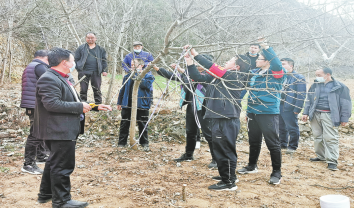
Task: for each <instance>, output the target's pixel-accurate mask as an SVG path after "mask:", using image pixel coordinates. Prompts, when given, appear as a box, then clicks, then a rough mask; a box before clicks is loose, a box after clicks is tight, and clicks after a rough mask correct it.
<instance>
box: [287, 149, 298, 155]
mask: <svg viewBox="0 0 354 208" xmlns="http://www.w3.org/2000/svg"><path fill="white" fill-rule="evenodd" d="M295 152H296V150H293V149H287V150H286V152H285V154H289V155H291V154H294V153H295Z"/></svg>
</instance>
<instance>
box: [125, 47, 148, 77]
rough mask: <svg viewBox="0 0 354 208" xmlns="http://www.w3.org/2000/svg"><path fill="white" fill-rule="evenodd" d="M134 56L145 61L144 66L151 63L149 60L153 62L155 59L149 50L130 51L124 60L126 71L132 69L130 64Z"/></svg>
mask: <svg viewBox="0 0 354 208" xmlns="http://www.w3.org/2000/svg"><path fill="white" fill-rule="evenodd" d="M133 53H134V54H133ZM134 58H136V59H142V60H143V61H144V63H145V66H144V67H143V68H145V67H146V66H147V65H148V64H149V62H152V61H153V60H154V57H153V56H152V55H151V53H149V52H145V51H141V52H140V53H139V54H137V53H135V52H132V53H129V54H128V55H126V56H125V58H124V60H123V62H122V67H123V69H124V71H126V72H129V71H130V67H131V66H130V64H131V62H132V60H133V59H134Z"/></svg>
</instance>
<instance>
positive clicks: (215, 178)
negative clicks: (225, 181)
mask: <svg viewBox="0 0 354 208" xmlns="http://www.w3.org/2000/svg"><path fill="white" fill-rule="evenodd" d="M211 179H213V180H215V181H222V178H221V176H213V177H211ZM238 182H239V180H238V178H236V181H235V183H238Z"/></svg>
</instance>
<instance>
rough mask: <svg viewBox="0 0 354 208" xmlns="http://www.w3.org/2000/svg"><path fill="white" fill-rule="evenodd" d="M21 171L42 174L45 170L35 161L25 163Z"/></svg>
mask: <svg viewBox="0 0 354 208" xmlns="http://www.w3.org/2000/svg"><path fill="white" fill-rule="evenodd" d="M21 171H22V172H24V173H29V174H33V175H40V174H42V173H43V170H42V169H40V168H39V167H38V166H37V165H36V164H35V163H34V164H32V165H24V166H23V167H22V168H21Z"/></svg>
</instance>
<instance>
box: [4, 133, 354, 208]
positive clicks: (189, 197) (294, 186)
mask: <svg viewBox="0 0 354 208" xmlns="http://www.w3.org/2000/svg"><path fill="white" fill-rule="evenodd" d="M82 142H83V141H80V142H79V143H78V148H77V151H76V152H77V155H76V169H75V171H74V173H73V174H72V175H71V183H72V190H71V191H72V193H71V194H72V198H73V199H76V200H84V201H88V202H89V203H90V205H89V207H102V208H103V207H319V205H320V203H319V198H320V197H321V196H323V195H327V194H341V195H346V196H348V197H350V198H351V204H352V207H354V201H353V199H354V192H353V190H354V178H353V172H354V167H353V163H354V152H353V151H352V150H353V148H354V140H353V138H342V139H341V142H340V143H341V144H340V150H341V151H340V153H341V154H340V158H339V165H338V168H339V169H340V170H339V171H330V170H327V168H326V167H327V166H326V164H324V163H312V162H310V161H309V158H310V157H313V156H314V153H313V148H312V147H309V146H307V145H306V146H305V145H303V144H302V143H300V147H299V149H298V151H297V152H296V153H295V154H294V155H291V156H290V155H286V154H284V153H283V163H282V175H283V178H282V181H281V184H280V185H275V186H274V185H270V184H268V180H269V175H270V173H271V161H270V155H269V153H268V150H267V149H266V147H265V145H263V149H262V153H261V155H260V160H259V162H258V166H259V172H258V173H257V174H249V175H237V176H238V178H239V180H240V182H239V183H238V184H237V186H238V189H237V191H234V192H217V191H210V190H208V189H207V187H208V186H209V185H212V184H214V183H215V181H213V180H212V179H211V177H212V176H215V175H218V172H217V170H210V169H208V168H207V164H208V163H209V162H210V153H209V152H208V151H207V149H208V147H207V144H206V143H203V144H202V146H201V149H200V150H197V152H196V154H195V160H194V161H192V162H182V163H180V165H179V164H177V163H176V162H174V161H172V159H173V158H176V157H178V156H180V154H181V153H183V150H184V145H183V144H176V143H166V142H159V143H152V144H151V145H150V146H151V151H150V152H144V151H141V150H131V149H126V148H122V149H117V148H115V147H112V144H111V141H109V140H108V141H102V142H99V143H97V144H95V145H96V147H89V148H88V147H84V145H82V144H81V143H82ZM237 151H238V157H239V158H238V168H240V167H242V166H243V165H245V164H246V162H247V160H248V144H247V142H244V141H241V142H238V143H237ZM16 152H23V149H21V150H18V151H16ZM16 152H15V153H16ZM0 157H1V159H0V160H1V161H5V160H11V162H10V163H8V164H6V167H8V168H10V170H9V171H8V172H6V173H3V172H1V173H0V174H1V178H2V179H1V181H0V193H2V196H1V197H2V198H0V205H1V207H51V202H48V203H47V204H38V203H37V202H36V200H37V193H38V190H39V185H40V180H41V176H38V175H30V174H23V173H21V171H20V169H21V166H22V158H16V157H13V156H12V157H11V158H10V159H8V158H7V156H6V155H5V154H2V155H1V156H0ZM43 166H44V165H40V167H42V168H43ZM183 184H186V185H187V187H186V202H185V201H183V200H182V186H183Z"/></svg>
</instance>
